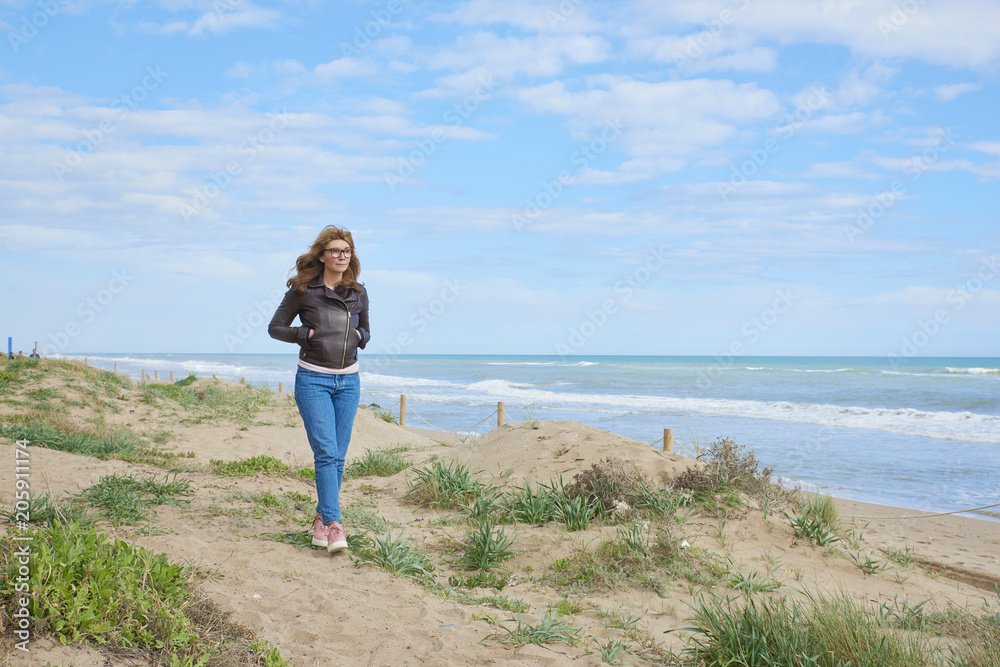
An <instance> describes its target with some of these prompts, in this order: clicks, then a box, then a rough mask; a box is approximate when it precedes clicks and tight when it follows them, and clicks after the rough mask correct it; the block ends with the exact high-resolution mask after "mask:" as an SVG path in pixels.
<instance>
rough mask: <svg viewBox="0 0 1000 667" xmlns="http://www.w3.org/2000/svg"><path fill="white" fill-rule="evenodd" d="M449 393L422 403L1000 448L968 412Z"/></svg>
mask: <svg viewBox="0 0 1000 667" xmlns="http://www.w3.org/2000/svg"><path fill="white" fill-rule="evenodd" d="M453 389H454V391H451V390H443V391H434V392H429V393H427V394H425V395H424V396H421V400H427V401H429V402H433V403H436V404H448V403H454V404H462V405H470V404H476V403H491V402H493V401H496V400H503V401H506V402H507V403H508V405H532V406H534V407H535V408H536V409H556V410H580V409H586V410H588V411H590V412H607V413H615V412H627V411H632V412H639V413H645V414H649V413H653V414H683V415H700V416H707V417H742V418H751V419H770V420H774V421H780V422H797V423H805V424H816V425H819V426H823V427H831V428H859V429H871V430H876V431H887V432H891V433H899V434H904V435H914V436H923V437H929V438H935V439H941V440H961V441H966V442H978V443H986V444H1000V417H997V416H993V415H984V414H978V413H973V412H967V411H966V412H946V411H939V412H928V411H923V410H917V409H914V408H882V407H876V408H872V407H860V406H843V405H831V404H811V403H796V402H791V401H753V400H738V399H718V398H717V399H704V398H678V397H670V396H649V395H620V394H583V393H570V392H565V393H564V392H556V391H551V390H547V389H542V388H538V387H534V386H531V385H524V384H518V383H513V382H509V381H507V380H496V379H495V380H483V381H480V382H474V383H471V384H468V385H456V386H454V387H453Z"/></svg>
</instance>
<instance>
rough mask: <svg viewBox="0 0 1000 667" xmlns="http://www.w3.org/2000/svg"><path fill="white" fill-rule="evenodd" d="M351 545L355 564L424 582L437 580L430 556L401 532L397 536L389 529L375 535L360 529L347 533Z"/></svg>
mask: <svg viewBox="0 0 1000 667" xmlns="http://www.w3.org/2000/svg"><path fill="white" fill-rule="evenodd" d="M352 537H353V539H351V538H352ZM348 545H349V546H350V552H349V553H350V556H351V560H353V561H354V564H355V566H358V567H360V566H361V565H374V566H376V567H380V568H382V569H383V570H385V571H386V572H391V573H392V574H397V575H399V576H401V577H407V578H409V579H414V580H416V581H418V582H419V583H423V584H425V585H433V583H434V576H433V574H432V573H433V572H434V563H433V561H432V560H431V557H430V556H428V555H427V554H426V553H425V552H423V551H421V550H420V549H418V548H417V547H416V545H415V544H414V542H413V540H411V539H408V538H406V537H404V536H403V535H402V533H400V534H398V535H396V537H393V536H392V533H391V531H388V530H387V531H386V532H385V535H382V536H376V537H369V536H368V535H366V534H364V533H357V534H355V535H353V536H349V537H348Z"/></svg>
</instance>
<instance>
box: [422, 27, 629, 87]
mask: <svg viewBox="0 0 1000 667" xmlns="http://www.w3.org/2000/svg"><path fill="white" fill-rule="evenodd" d="M610 53H611V48H610V45H609V44H608V42H607V41H606V40H605V39H604V38H603V37H590V36H586V35H556V36H546V37H524V38H521V37H498V36H497V35H495V34H493V33H491V32H477V33H475V34H472V35H461V36H459V38H458V39H457V40H456V41H455V44H454V46H451V47H448V48H445V49H442V50H441V51H438V52H437V53H434V54H432V55H431V56H430V58H429V59H428V66H429V67H430V68H431V69H449V70H454V71H462V72H464V71H466V70H469V69H473V68H481V69H486V70H487V71H488V72H489V73H490V74H491V75H492V76H494V77H495V78H498V79H507V78H511V77H514V76H517V75H520V74H524V75H527V76H544V77H549V76H555V75H557V74H560V73H561V72H562V71H563V70H564V69H565V68H566V66H567V65H579V64H593V63H599V62H603V61H605V60H607V59H608V57H609V56H610Z"/></svg>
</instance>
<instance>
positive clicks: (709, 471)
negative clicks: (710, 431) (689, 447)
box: [674, 437, 795, 516]
mask: <svg viewBox="0 0 1000 667" xmlns="http://www.w3.org/2000/svg"><path fill="white" fill-rule="evenodd" d="M773 475H774V471H773V470H772V469H771V468H761V467H760V463H759V461H757V457H756V455H755V454H754V453H753V451H752V450H747V449H746V448H745V447H744V446H743V445H739V444H737V443H736V442H734V441H733V440H732V439H731V438H723V437H720V438H717V439H716V440H715V442H713V443H712V445H711V446H710V447H709V448H708V450H707V451H706V452H705V453H704V454H703V455H702V456H700V457H699V463H698V464H697V465H694V466H690V467H688V469H687V470H685V471H684V472H682V473H681V474H679V475H677V477H676V478H675V479H674V486H675V487H676V488H679V489H686V490H688V491H690V492H691V493H692V494H693V500H694V501H695V502H697V503H698V504H699V505H701V506H703V507H704V510H705V511H706V512H707V513H710V514H714V515H716V516H722V515H723V514H724V513H725V512H727V511H728V510H729V509H730V508H740V507H743V506H744V505H745V504H746V502H745V501H744V499H743V497H741V496H746V497H748V498H753V499H755V500H756V501H757V502H758V503H760V505H761V506H762V507H764V508H766V511H767V512H770V510H771V507H772V506H780V505H783V504H792V503H794V502H795V495H794V492H793V491H790V490H788V489H786V488H784V487H783V486H781V485H780V484H779V483H777V482H776V481H775V479H774V478H773Z"/></svg>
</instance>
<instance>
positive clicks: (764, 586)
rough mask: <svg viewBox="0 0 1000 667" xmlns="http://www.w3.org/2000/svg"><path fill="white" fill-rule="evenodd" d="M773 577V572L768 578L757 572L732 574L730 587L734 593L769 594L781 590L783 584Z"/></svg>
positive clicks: (736, 572)
mask: <svg viewBox="0 0 1000 667" xmlns="http://www.w3.org/2000/svg"><path fill="white" fill-rule="evenodd" d="M773 577H774V572H773V571H772V572H770V573H769V575H768V576H764V575H762V574H760V573H759V572H757V571H756V570H753V571H752V572H750V573H749V574H743V573H742V572H739V571H735V572H730V573H729V587H730V588H732V589H733V590H734V591H739V592H741V593H746V594H748V595H749V594H752V593H768V592H771V591H776V590H778V589H779V588H781V583H780V582H778V581H776V580H775V579H774V578H773Z"/></svg>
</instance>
